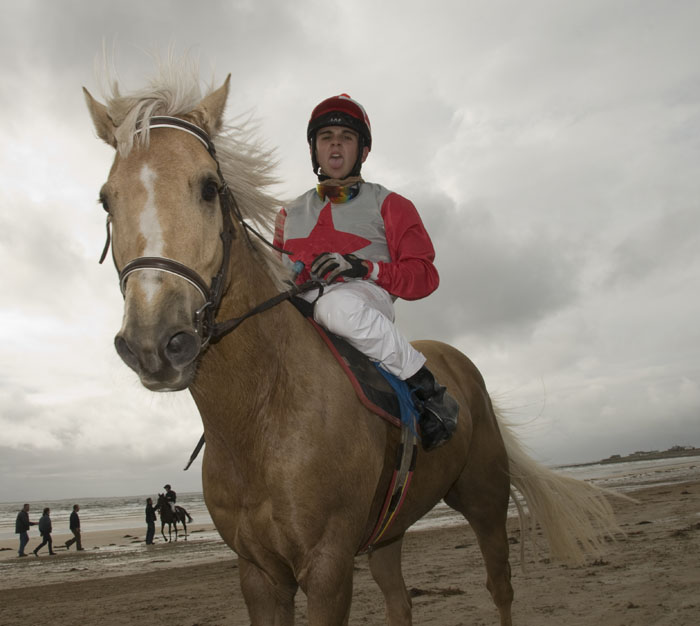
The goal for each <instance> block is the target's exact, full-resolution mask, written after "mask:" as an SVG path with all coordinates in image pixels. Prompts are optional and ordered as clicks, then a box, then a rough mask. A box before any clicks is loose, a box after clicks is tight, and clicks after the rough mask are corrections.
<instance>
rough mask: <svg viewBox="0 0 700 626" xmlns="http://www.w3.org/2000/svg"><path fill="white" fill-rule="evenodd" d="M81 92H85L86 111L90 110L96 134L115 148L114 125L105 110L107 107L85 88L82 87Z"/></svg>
mask: <svg viewBox="0 0 700 626" xmlns="http://www.w3.org/2000/svg"><path fill="white" fill-rule="evenodd" d="M83 93H84V94H85V102H86V103H87V107H88V111H90V117H91V118H92V123H93V124H94V125H95V130H96V131H97V136H98V137H99V138H100V139H102V141H104V142H106V143H108V144H109V145H110V146H112V147H113V148H116V147H117V139H116V137H115V131H116V127H115V125H114V122H113V121H112V118H111V117H110V116H109V113H108V112H107V107H106V106H105V105H104V104H101V103H100V102H98V101H97V100H95V98H93V97H92V96H91V95H90V92H89V91H88V90H87V89H85V87H83Z"/></svg>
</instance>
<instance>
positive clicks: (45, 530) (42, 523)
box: [33, 507, 56, 556]
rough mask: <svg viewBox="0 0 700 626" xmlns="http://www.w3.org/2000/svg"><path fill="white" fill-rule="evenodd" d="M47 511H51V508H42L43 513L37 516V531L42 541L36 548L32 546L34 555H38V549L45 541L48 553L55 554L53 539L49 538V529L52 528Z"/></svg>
mask: <svg viewBox="0 0 700 626" xmlns="http://www.w3.org/2000/svg"><path fill="white" fill-rule="evenodd" d="M49 513H51V509H50V508H49V507H46V508H45V509H44V514H43V515H42V516H41V517H40V518H39V532H40V533H41V538H42V540H43V541H42V542H41V543H40V544H39V545H38V546H37V547H36V548H34V550H33V552H34V556H39V554H38V552H39V550H41V549H42V548H43V547H44V546H45V545H46V544H47V543H48V544H49V554H50V555H51V556H53V555H54V554H56V553H55V552H54V551H53V540H52V539H51V531H52V530H53V529H52V527H51V518H50V517H49Z"/></svg>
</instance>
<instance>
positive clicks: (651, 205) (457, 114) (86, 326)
mask: <svg viewBox="0 0 700 626" xmlns="http://www.w3.org/2000/svg"><path fill="white" fill-rule="evenodd" d="M195 6H196V8H195ZM0 10H1V11H2V20H1V21H0V30H1V32H0V35H1V36H0V79H1V80H0V106H1V107H2V109H1V111H2V116H1V117H0V145H1V146H2V148H1V150H0V266H1V267H2V272H0V297H1V300H0V345H1V346H2V348H1V352H0V354H1V360H0V474H1V475H2V481H0V501H20V500H40V499H49V498H56V497H65V498H77V497H86V496H96V495H129V494H134V495H135V494H144V493H148V494H152V493H155V492H156V491H157V490H158V489H160V488H161V487H162V485H163V484H164V483H165V482H166V481H167V482H170V483H172V484H173V486H174V487H175V488H176V490H178V491H197V490H199V489H200V488H201V481H200V468H201V460H199V461H197V463H196V464H195V466H193V468H191V469H190V470H189V471H188V472H186V473H183V472H182V466H183V465H184V462H185V461H186V459H187V457H188V456H189V453H190V451H191V450H192V448H193V446H194V445H195V443H196V442H197V439H198V438H199V435H200V434H201V431H202V427H201V422H200V419H199V416H198V415H197V412H196V409H195V407H194V404H193V402H192V400H191V399H190V397H189V395H188V393H187V392H182V393H177V394H153V393H151V392H148V391H146V390H145V389H143V388H142V387H141V385H140V383H139V382H138V379H137V378H136V376H135V374H133V373H132V372H131V371H130V370H128V368H127V367H126V366H125V365H123V364H122V363H121V361H120V360H119V359H118V357H117V355H116V353H115V352H114V349H113V343H112V342H113V337H114V334H115V333H116V331H117V330H118V328H119V325H120V320H121V309H122V301H121V296H120V294H119V289H118V285H117V278H116V275H115V272H114V268H113V267H112V266H111V264H110V263H105V264H104V265H103V266H100V265H98V263H97V259H98V257H99V255H100V252H101V250H102V245H103V243H104V213H103V212H102V209H101V208H100V207H99V206H98V205H97V203H96V199H97V194H98V191H99V189H100V187H101V185H102V183H103V182H104V180H105V179H106V176H107V173H108V169H109V166H110V164H111V161H112V157H113V154H112V151H111V149H110V148H109V147H108V146H106V145H104V144H102V143H101V142H100V141H99V140H98V139H97V138H96V137H95V133H94V130H93V128H92V125H91V122H90V119H89V116H88V113H87V110H86V108H85V104H84V101H83V96H82V92H81V87H82V86H83V85H84V86H86V87H87V88H88V89H89V90H90V91H91V92H92V93H93V95H95V96H97V97H98V98H99V97H100V84H99V79H98V77H97V76H96V74H95V71H94V67H95V59H96V58H97V57H98V55H99V53H100V51H101V49H102V44H103V41H105V42H107V47H108V48H110V49H112V48H113V47H114V49H115V50H116V59H115V65H116V67H117V70H118V72H119V77H120V83H121V85H122V88H123V90H125V91H128V90H129V89H136V88H140V87H141V86H143V85H144V83H145V81H146V79H147V78H148V76H149V75H150V74H151V68H152V64H151V61H150V60H149V57H148V55H147V54H146V52H145V51H146V50H152V49H156V50H161V51H163V50H165V49H167V47H168V45H170V44H174V45H175V47H176V49H177V51H179V52H180V53H182V52H183V51H186V50H189V51H190V54H191V55H193V56H195V57H197V58H199V62H200V68H201V71H202V76H203V79H204V81H205V82H207V83H208V82H209V81H210V80H211V79H212V78H213V79H214V80H215V82H217V83H220V82H222V81H223V80H224V78H225V77H226V75H227V74H228V73H229V72H230V73H231V74H232V88H231V96H230V99H229V105H228V113H229V115H230V116H233V115H235V114H239V113H244V112H246V111H251V110H252V111H253V112H254V113H255V115H256V117H257V119H258V120H259V122H260V133H261V135H262V136H263V137H264V138H265V140H266V141H267V143H268V144H269V145H270V146H275V147H276V148H277V155H278V158H279V169H278V174H279V177H280V180H281V181H282V183H281V185H280V187H279V188H278V193H279V195H280V196H281V197H286V198H289V197H294V196H296V195H298V194H300V193H302V192H303V191H305V190H306V189H307V188H309V187H310V186H311V185H312V184H314V177H313V175H312V172H311V166H310V163H309V159H308V151H307V147H306V143H305V129H306V122H307V120H308V117H309V113H310V111H311V109H312V108H313V106H314V105H315V104H317V103H318V102H319V101H320V100H322V99H323V98H326V97H328V96H330V95H335V94H338V93H341V92H347V93H349V94H351V95H352V96H353V97H354V98H356V99H357V100H359V101H360V102H361V103H362V104H363V105H364V106H365V108H366V109H367V111H368V113H369V116H370V119H371V122H372V127H373V135H374V142H373V150H372V153H371V154H370V157H369V159H368V161H367V163H366V164H365V167H364V168H363V173H364V175H365V178H366V179H367V180H371V181H375V182H379V183H382V184H384V185H385V186H387V187H389V188H391V189H393V190H395V191H397V192H399V193H402V194H403V195H406V196H407V197H409V198H411V199H412V200H413V201H414V202H415V204H416V205H417V207H418V209H419V211H420V212H421V215H422V216H423V219H424V221H425V223H426V225H427V227H428V230H429V231H430V233H431V235H432V237H433V240H434V243H435V247H436V249H437V266H438V269H439V271H440V274H441V286H440V288H439V290H438V291H437V292H436V293H435V294H433V295H432V296H430V297H429V298H428V299H426V300H424V301H421V302H414V303H401V304H399V306H398V320H399V321H398V323H399V324H400V326H401V328H403V329H404V331H405V332H406V334H407V335H408V336H409V337H410V338H411V339H418V338H435V339H441V340H443V341H447V342H449V343H452V344H454V345H456V346H457V347H458V348H460V349H461V350H462V351H464V352H465V353H466V354H467V355H469V356H470V357H471V358H472V359H473V360H474V361H475V363H476V364H477V366H478V367H479V368H480V369H481V371H482V373H483V374H484V377H485V379H486V382H487V385H488V387H489V389H490V391H491V393H492V395H493V396H494V398H495V399H496V401H497V402H498V403H499V404H500V406H501V407H503V408H504V409H505V410H506V411H507V412H508V414H509V415H510V417H511V418H512V419H513V420H514V421H516V422H517V423H519V424H521V427H520V429H519V432H520V434H521V435H522V437H523V439H524V441H525V442H526V444H527V445H528V446H529V448H530V449H531V451H532V453H533V455H534V456H535V457H536V458H537V459H539V460H540V461H543V462H545V463H547V464H564V463H572V462H581V461H590V460H597V459H601V458H604V457H607V456H609V455H611V454H615V453H621V454H626V453H630V452H634V451H636V450H649V449H665V448H668V447H670V446H672V445H676V444H680V445H695V446H700V419H699V418H700V324H699V323H698V320H700V288H699V287H700V280H699V279H700V171H699V170H700V167H699V166H700V107H699V103H700V37H698V32H700V3H698V2H695V1H682V0H676V1H674V2H662V1H661V0H659V1H657V2H651V1H649V2H641V1H640V2H632V1H628V2H618V1H615V0H585V1H583V0H580V1H573V0H569V1H566V2H564V1H560V0H551V1H538V2H529V1H523V0H517V1H507V2H499V1H493V0H492V1H490V2H472V1H468V0H456V1H441V0H436V1H434V2H417V1H412V0H400V1H384V2H376V1H367V0H355V1H353V2H338V1H335V0H297V1H295V2H289V1H288V0H279V1H266V0H239V1H236V0H228V1H225V2H206V1H203V2H199V3H193V2H190V1H187V2H185V1H173V2H165V1H160V2H159V1H153V0H151V1H149V2H141V1H139V2H133V1H132V0H121V1H120V2H113V1H110V2H104V1H103V0H92V1H91V2H85V1H73V2H70V1H60V2H55V1H53V0H43V1H33V2H32V1H29V0H16V1H10V0H0Z"/></svg>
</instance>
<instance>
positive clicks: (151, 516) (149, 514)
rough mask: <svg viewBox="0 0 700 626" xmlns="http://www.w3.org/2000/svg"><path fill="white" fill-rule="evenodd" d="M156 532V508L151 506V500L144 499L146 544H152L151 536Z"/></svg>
mask: <svg viewBox="0 0 700 626" xmlns="http://www.w3.org/2000/svg"><path fill="white" fill-rule="evenodd" d="M155 534H156V510H155V509H154V508H153V500H152V499H151V498H147V499H146V545H147V546H150V545H153V537H154V536H155Z"/></svg>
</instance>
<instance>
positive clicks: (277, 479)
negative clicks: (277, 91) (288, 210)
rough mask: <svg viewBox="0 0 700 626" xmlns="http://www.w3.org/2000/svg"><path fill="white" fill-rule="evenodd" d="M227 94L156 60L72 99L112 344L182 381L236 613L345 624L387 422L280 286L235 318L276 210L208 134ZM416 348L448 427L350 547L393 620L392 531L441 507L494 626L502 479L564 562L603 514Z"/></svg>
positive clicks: (397, 559)
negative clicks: (380, 520)
mask: <svg viewBox="0 0 700 626" xmlns="http://www.w3.org/2000/svg"><path fill="white" fill-rule="evenodd" d="M165 74H168V75H167V76H166V75H165ZM229 78H230V77H229ZM228 91H229V79H227V80H226V81H225V83H224V84H223V85H222V86H221V87H220V88H218V89H217V90H214V91H212V92H210V93H209V94H208V95H206V97H204V98H203V99H202V98H201V96H200V92H199V84H198V80H197V79H196V77H194V78H189V79H188V78H185V77H183V76H181V75H179V74H178V72H177V71H176V70H175V69H172V68H170V69H169V70H168V72H164V73H163V76H161V77H159V78H156V79H155V80H154V81H153V83H152V86H151V88H149V89H146V90H144V91H142V92H139V93H136V94H133V95H131V96H122V95H120V94H119V93H118V91H117V89H116V87H115V88H114V92H113V93H112V95H111V96H110V97H109V99H108V101H107V104H106V105H103V104H101V103H99V102H97V101H96V100H94V99H93V98H92V96H90V94H89V93H87V91H86V92H85V94H86V99H87V103H88V108H89V110H90V114H91V116H92V119H93V122H94V125H95V128H96V131H97V134H98V135H99V137H100V138H102V139H103V140H104V141H106V142H107V143H108V144H110V145H111V146H113V147H114V148H115V149H116V156H115V159H114V163H113V165H112V168H111V171H110V173H109V178H108V180H107V182H106V183H105V185H104V186H103V188H102V191H101V194H100V198H101V202H102V204H103V206H104V208H105V209H106V210H107V212H108V232H109V229H110V225H111V230H112V237H113V248H112V254H113V259H114V263H115V265H116V267H117V271H118V272H119V275H120V284H121V288H122V292H123V295H124V317H123V324H122V327H121V329H120V330H119V333H118V334H117V336H116V339H115V345H116V349H117V351H118V353H119V354H120V356H121V357H122V359H123V360H124V361H125V362H126V364H127V365H128V366H129V367H131V368H132V369H133V370H134V371H135V372H136V373H137V374H138V375H139V377H140V379H141V382H142V383H143V385H145V386H146V387H147V388H148V389H151V390H153V391H177V390H182V389H189V390H190V392H191V393H192V396H193V398H194V400H195V402H196V404H197V407H198V409H199V411H200V414H201V418H202V422H203V425H204V433H205V437H206V443H207V445H206V448H205V452H204V459H203V465H202V481H203V490H204V498H205V501H206V505H207V507H208V509H209V512H210V513H211V517H212V519H213V520H214V523H215V524H216V527H217V529H218V531H219V533H220V534H221V536H222V537H223V539H224V541H225V542H226V543H227V544H228V545H229V546H230V547H231V548H232V549H233V550H234V551H235V552H236V553H237V554H238V563H239V571H240V583H241V588H242V592H243V596H244V598H245V602H246V604H247V607H248V611H249V614H250V618H251V622H252V624H254V625H256V626H257V625H268V624H269V625H273V624H275V625H277V626H284V625H289V624H292V623H293V621H294V598H295V594H296V592H297V590H298V588H299V587H301V589H302V590H303V592H304V593H305V594H306V596H307V613H308V620H309V624H310V625H311V626H336V625H342V624H347V623H348V620H349V614H350V604H351V598H352V578H353V561H354V558H355V556H356V553H357V552H358V548H359V547H360V546H362V545H363V543H364V542H365V541H366V539H367V537H368V536H369V534H370V532H371V530H372V528H373V527H374V525H375V523H376V520H377V517H378V515H379V511H380V509H381V507H382V500H383V498H384V493H385V490H386V482H387V478H386V477H387V472H386V469H387V467H386V465H387V461H385V458H386V459H390V460H391V461H393V459H394V454H393V451H394V450H395V449H396V447H397V445H398V444H397V438H396V435H395V433H397V432H398V430H397V429H394V428H393V427H391V426H389V425H388V424H387V423H386V422H383V421H382V420H380V419H378V418H377V417H376V416H375V415H373V414H371V413H370V412H369V411H368V410H367V409H365V408H364V406H363V405H362V404H360V403H359V402H358V401H357V398H356V395H355V391H354V390H353V387H352V386H351V384H350V382H349V381H348V379H347V378H346V376H345V374H344V373H343V370H342V369H341V367H340V366H339V365H338V363H337V362H336V361H335V360H334V358H333V356H332V355H331V353H330V352H329V350H328V349H327V347H326V345H325V344H324V342H323V341H322V339H321V338H320V336H319V335H318V334H317V332H316V330H314V329H313V328H312V326H311V324H309V323H308V322H307V321H306V320H305V319H304V318H303V317H302V316H301V315H300V314H299V313H298V312H297V310H296V309H295V308H294V306H292V304H290V303H289V302H287V301H286V300H285V298H284V297H282V298H280V300H281V303H279V304H278V305H277V306H274V307H271V308H266V310H264V311H262V312H260V313H258V314H257V315H255V316H251V317H248V318H247V319H246V321H245V323H243V324H240V325H238V324H239V323H240V322H241V321H242V319H243V317H244V316H245V314H246V313H248V312H250V311H251V310H253V311H257V310H258V309H256V308H255V307H256V306H257V305H258V304H260V303H262V302H267V301H268V299H270V298H273V297H274V296H276V295H278V294H279V293H280V291H281V290H282V289H285V288H288V285H287V287H284V283H282V282H281V278H282V277H283V276H284V275H283V272H282V269H281V263H280V262H279V259H278V258H277V257H278V255H277V254H276V253H274V252H272V251H270V250H268V249H267V248H265V246H264V245H263V244H262V243H261V242H260V241H258V240H257V239H256V238H254V237H252V236H250V234H251V232H252V231H254V229H255V226H261V225H266V226H267V227H269V226H270V225H271V223H272V220H273V219H274V215H275V213H276V210H277V207H278V204H277V202H276V201H275V200H274V198H272V197H271V196H270V195H268V193H267V192H266V191H265V189H266V185H268V184H269V183H271V182H272V180H273V179H272V177H271V167H272V166H271V160H270V155H269V154H268V153H266V152H265V151H264V150H263V149H261V148H260V147H259V146H257V145H256V144H255V141H254V140H253V138H252V135H251V134H250V132H247V131H246V129H245V127H243V128H233V127H231V128H224V127H223V121H222V115H223V110H224V106H225V103H226V99H227V96H228ZM181 120H184V122H183V121H181ZM214 146H215V147H216V149H215V150H214ZM256 232H257V231H256ZM108 245H109V239H108ZM105 251H106V248H105ZM203 277H204V278H203ZM208 277H213V279H211V280H209V279H208ZM205 278H207V280H205ZM273 302H276V301H273ZM263 308H265V307H263ZM235 316H239V317H238V318H237V319H235ZM231 318H234V321H232V322H229V323H226V322H223V323H221V322H217V321H216V320H217V319H218V320H222V319H223V320H229V319H231ZM234 326H237V328H236V330H235V331H234V332H231V333H230V334H225V336H224V331H226V330H230V329H231V328H233V327H234ZM415 345H416V347H417V348H418V349H419V350H420V351H421V352H422V353H423V354H425V355H426V357H427V358H428V365H429V367H430V369H431V370H432V371H433V372H434V373H435V375H436V377H437V379H438V380H439V381H441V382H442V383H443V384H445V385H447V387H448V388H449V390H450V393H451V394H452V395H453V396H454V397H455V398H456V400H457V401H458V402H459V404H460V406H461V412H460V417H459V425H458V428H457V432H456V434H455V435H454V437H453V438H452V439H451V441H450V442H449V443H448V444H447V445H445V446H443V447H441V448H439V449H438V450H435V451H433V452H430V453H425V452H423V451H422V450H419V452H418V457H417V463H416V471H415V473H414V476H413V482H412V484H411V487H410V490H409V491H408V494H407V496H406V500H405V503H404V506H403V508H402V509H401V510H400V512H399V514H398V515H397V517H396V519H395V521H394V523H393V525H392V526H391V528H390V530H389V531H388V532H387V534H386V535H385V536H384V537H383V538H382V540H381V542H379V543H378V544H377V545H375V546H374V547H373V549H372V550H371V551H370V552H369V565H370V570H371V573H372V576H373V577H374V579H375V580H376V582H377V584H378V585H379V587H380V588H381V590H382V592H383V594H384V597H385V602H386V615H387V621H388V623H389V624H390V625H391V626H398V625H406V624H411V600H410V597H409V594H408V592H407V590H406V586H405V584H404V580H403V577H402V574H401V545H402V539H403V536H404V533H405V532H406V530H407V529H408V528H409V527H410V526H411V525H412V524H413V523H414V522H415V521H416V520H418V519H420V518H421V517H422V516H423V515H424V514H425V513H427V512H428V511H430V509H432V507H433V506H434V505H435V504H436V503H438V502H439V501H440V500H441V499H444V500H445V502H447V504H448V505H449V506H450V507H452V508H454V509H455V510H457V511H459V512H460V513H462V514H463V515H464V517H465V518H466V519H467V520H468V522H469V524H470V525H471V527H472V529H473V530H474V532H475V534H476V538H477V541H478V544H479V546H480V548H481V551H482V554H483V558H484V561H485V563H486V574H487V578H486V585H487V588H488V590H489V591H490V592H491V595H492V598H493V601H494V603H495V605H496V607H497V608H498V611H499V614H500V623H501V625H502V626H507V625H510V624H511V623H512V622H511V602H512V599H513V590H512V587H511V582H510V565H509V561H508V548H509V545H508V537H507V534H506V517H507V507H508V501H509V497H510V494H511V484H512V485H513V486H514V487H515V488H516V489H517V490H518V491H519V492H520V494H521V495H522V497H523V498H524V500H525V502H526V503H527V507H528V511H529V514H530V515H531V516H532V518H534V520H535V522H539V523H540V525H541V527H542V529H543V532H544V534H545V536H546V538H547V539H548V541H549V544H550V548H551V551H552V554H553V556H558V557H564V558H566V559H569V560H574V561H575V560H581V559H582V558H583V557H584V556H585V555H586V554H587V553H589V552H590V553H596V552H597V551H598V549H599V548H600V547H602V538H601V534H609V533H612V532H614V531H615V529H616V525H615V522H614V518H613V515H612V512H611V508H610V506H609V504H608V503H607V501H606V499H605V497H604V494H603V493H602V492H600V491H598V490H596V489H595V488H593V487H591V486H589V485H587V484H585V483H583V482H581V481H577V480H573V479H571V478H568V477H563V476H559V475H557V474H556V473H554V472H552V471H550V470H548V469H547V468H544V467H543V466H541V465H539V464H537V463H535V462H534V461H532V460H531V459H530V458H529V457H528V456H527V454H526V453H525V452H524V451H523V449H522V447H521V446H520V444H519V443H518V441H517V439H516V438H515V436H514V435H513V434H512V433H511V431H510V430H509V429H508V428H507V427H506V426H505V425H504V424H503V423H500V422H499V419H498V418H497V415H496V413H495V412H494V408H493V406H492V404H491V400H490V398H489V394H488V392H487V390H486V386H485V384H484V381H483V379H482V377H481V375H480V373H479V371H478V370H477V369H476V367H475V366H474V365H473V364H472V362H471V361H470V360H469V359H468V358H467V357H466V356H464V355H463V354H461V353H460V352H458V351H457V350H456V349H454V348H452V347H450V346H448V345H445V344H442V343H437V342H433V341H420V342H416V344H415ZM390 469H391V468H389V470H390ZM533 523H534V522H533Z"/></svg>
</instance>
